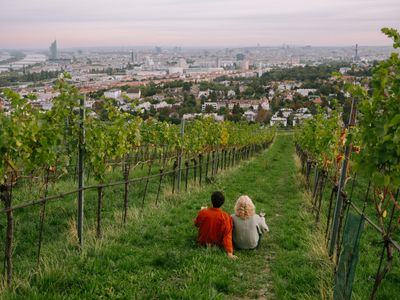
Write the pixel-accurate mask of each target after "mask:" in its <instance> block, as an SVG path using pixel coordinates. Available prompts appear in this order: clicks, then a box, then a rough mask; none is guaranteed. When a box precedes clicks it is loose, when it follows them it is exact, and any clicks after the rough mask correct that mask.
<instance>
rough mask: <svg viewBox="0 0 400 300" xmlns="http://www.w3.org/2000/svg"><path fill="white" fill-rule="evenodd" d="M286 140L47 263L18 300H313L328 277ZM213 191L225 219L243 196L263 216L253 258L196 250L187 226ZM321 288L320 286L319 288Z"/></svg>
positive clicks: (17, 294)
mask: <svg viewBox="0 0 400 300" xmlns="http://www.w3.org/2000/svg"><path fill="white" fill-rule="evenodd" d="M297 176H298V170H297V167H296V163H295V157H294V148H293V144H292V136H290V135H281V136H278V137H277V139H276V141H275V143H274V144H273V146H272V147H271V149H269V150H267V151H266V152H264V153H263V154H262V155H260V156H259V157H257V158H256V159H254V160H252V161H250V162H247V163H244V164H243V165H242V166H241V167H240V168H238V169H236V170H232V171H229V172H227V173H226V174H224V175H223V176H221V177H220V178H219V179H218V180H217V182H215V183H213V184H212V185H209V186H207V187H205V188H204V189H201V190H197V191H193V192H191V193H186V194H182V195H181V196H180V197H179V198H178V199H175V200H174V203H164V204H163V205H162V207H160V208H154V209H153V210H151V211H148V212H146V213H145V215H144V216H139V215H138V216H136V217H135V218H132V219H134V221H131V222H130V224H129V225H128V226H126V227H121V228H119V227H118V225H115V226H114V227H113V228H111V229H109V230H108V232H107V233H106V238H104V239H103V240H102V241H95V240H91V241H90V240H89V241H87V246H86V250H85V252H84V254H83V255H82V256H77V255H71V256H67V259H66V260H63V261H57V259H56V258H54V259H51V260H49V262H48V263H47V264H46V267H45V268H44V269H43V270H42V272H41V273H40V274H39V276H36V277H35V278H36V279H35V278H34V279H32V281H31V282H30V283H29V284H21V285H20V286H19V287H17V288H16V291H15V293H13V294H9V295H3V296H6V297H7V298H21V299H26V298H29V299H66V298H67V299H93V298H112V299H182V298H184V299H248V298H261V299H263V298H266V299H320V298H323V297H324V295H323V293H321V291H323V290H324V285H326V283H327V282H328V279H327V278H329V277H328V276H329V274H327V272H328V271H325V270H328V267H327V266H326V263H325V258H324V257H323V255H322V254H321V255H320V254H319V253H320V251H319V250H318V239H317V238H316V237H313V236H312V234H311V232H312V227H313V226H314V225H313V221H312V218H311V216H310V214H309V212H308V207H307V200H306V199H305V196H304V194H302V192H301V187H300V186H299V183H298V181H297V179H298V177H297ZM214 190H222V191H224V193H225V195H226V199H227V202H226V203H225V205H224V207H223V208H224V209H225V210H226V211H229V212H232V211H233V206H234V202H235V200H236V199H237V198H238V197H239V196H240V195H241V194H248V195H249V196H250V197H251V198H252V199H253V201H254V203H255V204H256V206H257V211H259V210H260V209H262V210H264V211H265V212H266V219H267V223H268V225H269V227H270V230H271V232H270V233H269V234H267V235H266V236H265V237H264V239H263V241H262V245H261V247H260V249H259V250H256V251H237V252H236V253H235V254H236V255H238V257H239V259H238V260H236V261H232V260H230V259H228V258H227V256H226V254H225V253H224V252H223V251H222V250H221V249H218V248H209V249H206V248H200V247H198V246H197V244H196V228H195V227H194V226H193V220H194V218H195V217H196V214H197V211H198V209H199V208H200V207H201V206H204V205H209V198H210V194H211V192H212V191H214ZM328 283H329V282H328Z"/></svg>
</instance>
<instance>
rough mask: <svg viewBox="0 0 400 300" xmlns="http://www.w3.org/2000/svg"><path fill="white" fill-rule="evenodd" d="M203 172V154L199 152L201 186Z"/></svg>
mask: <svg viewBox="0 0 400 300" xmlns="http://www.w3.org/2000/svg"><path fill="white" fill-rule="evenodd" d="M202 172H203V155H202V154H199V184H200V186H201V178H202V177H201V176H202Z"/></svg>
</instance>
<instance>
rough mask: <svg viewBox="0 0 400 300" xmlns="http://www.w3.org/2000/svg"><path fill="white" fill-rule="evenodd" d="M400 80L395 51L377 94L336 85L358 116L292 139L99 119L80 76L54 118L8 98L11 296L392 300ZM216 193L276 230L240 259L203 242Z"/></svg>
mask: <svg viewBox="0 0 400 300" xmlns="http://www.w3.org/2000/svg"><path fill="white" fill-rule="evenodd" d="M383 31H384V32H385V33H386V34H387V35H388V36H390V37H392V38H393V40H394V47H395V48H399V47H400V36H399V34H398V32H396V31H395V30H391V29H383ZM399 74H400V59H399V55H398V54H392V56H391V57H390V58H389V59H387V60H385V61H382V62H380V63H378V64H377V65H376V67H375V68H374V70H373V76H372V78H371V80H370V81H368V82H367V81H366V82H363V84H360V85H354V84H353V83H347V82H345V78H338V80H342V81H343V85H344V86H346V88H347V91H348V92H349V93H350V94H351V96H352V98H351V109H350V111H349V112H347V111H345V109H344V108H343V107H341V106H340V105H336V106H335V108H334V109H326V108H324V107H320V108H318V109H317V112H316V114H315V116H314V117H313V118H310V119H307V120H305V121H304V122H303V123H302V124H301V126H299V127H297V128H296V130H295V132H294V134H292V132H290V131H289V132H277V131H276V130H275V128H266V127H263V126H260V125H259V124H248V123H241V122H238V123H234V122H217V121H215V120H214V119H212V118H199V119H193V120H181V124H180V125H173V124H170V123H166V122H160V121H157V120H155V119H148V120H143V119H141V118H140V117H138V116H137V115H135V114H129V113H125V112H121V111H120V110H118V109H117V108H116V107H115V105H114V103H112V101H111V100H104V101H103V102H101V103H100V104H99V105H95V106H94V107H93V108H88V107H86V105H85V102H86V99H85V95H81V94H80V93H79V91H78V89H77V88H76V87H74V86H72V85H70V84H69V83H68V80H69V75H68V74H64V75H63V76H61V77H60V78H59V79H58V80H57V82H56V83H55V89H56V90H57V92H58V96H57V97H55V98H54V99H53V107H52V109H51V110H50V111H47V112H43V111H40V110H38V109H36V108H35V107H33V106H31V105H30V103H29V100H30V97H31V96H28V97H27V98H21V97H20V96H19V95H18V94H17V93H15V92H13V91H11V90H6V91H5V95H6V97H7V100H9V101H10V103H11V107H12V110H11V112H9V113H4V112H2V111H1V112H0V125H1V131H0V198H1V201H2V204H3V205H4V207H3V209H2V216H3V217H2V218H1V219H0V237H1V238H0V240H1V241H2V247H4V257H3V272H2V275H1V279H2V283H3V285H2V289H1V295H2V296H1V297H3V296H4V297H5V298H10V299H19V298H23V299H24V298H38V299H42V298H46V299H52V298H63V299H64V298H72V299H88V298H112V299H115V298H121V299H127V298H128V299H132V298H137V299H154V298H161V299H199V298H200V299H203V298H207V299H225V298H227V299H232V298H235V299H236V298H237V299H239V298H238V297H240V298H244V299H248V298H268V299H271V298H272V299H275V298H277V299H330V298H334V299H350V298H352V297H353V298H354V299H367V298H369V299H394V298H395V295H400V284H399V283H400V282H399V278H400V259H399V252H400V204H399V193H400V189H399V187H400V164H399V162H400V160H399V157H400V106H399V99H400V81H399ZM215 190H222V191H224V193H225V194H226V199H227V201H226V204H225V205H224V207H223V208H224V210H226V211H227V212H233V207H234V201H235V199H237V198H238V196H240V195H243V194H248V195H250V196H251V198H252V199H253V200H254V203H255V204H256V206H257V212H258V211H260V210H263V211H265V212H266V220H267V223H268V225H269V227H270V229H271V232H270V233H268V234H267V235H266V236H265V237H263V240H262V241H261V246H260V248H259V249H258V250H254V251H240V250H238V251H237V250H236V249H235V254H237V255H238V257H239V259H238V260H237V261H233V260H229V259H228V258H227V257H226V254H225V253H224V252H223V251H221V249H219V248H217V247H205V248H200V247H198V245H197V243H196V238H195V235H196V229H195V228H194V226H193V219H194V217H195V216H196V214H197V213H198V210H199V208H200V207H201V206H205V205H209V200H208V199H209V195H210V194H211V192H212V191H215ZM3 237H4V238H3Z"/></svg>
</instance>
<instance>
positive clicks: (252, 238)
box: [232, 195, 269, 249]
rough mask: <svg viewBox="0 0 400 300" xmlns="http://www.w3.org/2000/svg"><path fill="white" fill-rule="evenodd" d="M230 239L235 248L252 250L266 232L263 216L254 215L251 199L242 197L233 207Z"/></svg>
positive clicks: (266, 227)
mask: <svg viewBox="0 0 400 300" xmlns="http://www.w3.org/2000/svg"><path fill="white" fill-rule="evenodd" d="M232 219H233V233H232V239H233V244H234V245H235V248H238V249H254V248H257V247H258V246H259V244H260V241H261V236H262V234H263V233H264V232H266V231H268V230H269V229H268V226H267V224H266V223H265V218H264V216H260V215H257V214H256V213H255V206H254V204H253V202H252V201H251V199H250V198H249V197H248V196H246V195H243V196H241V197H239V199H238V200H237V201H236V205H235V214H233V215H232Z"/></svg>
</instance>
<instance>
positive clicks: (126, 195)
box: [123, 162, 130, 224]
mask: <svg viewBox="0 0 400 300" xmlns="http://www.w3.org/2000/svg"><path fill="white" fill-rule="evenodd" d="M129 170H130V166H129V162H125V164H124V217H123V219H124V224H125V223H126V215H127V213H128V199H129Z"/></svg>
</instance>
